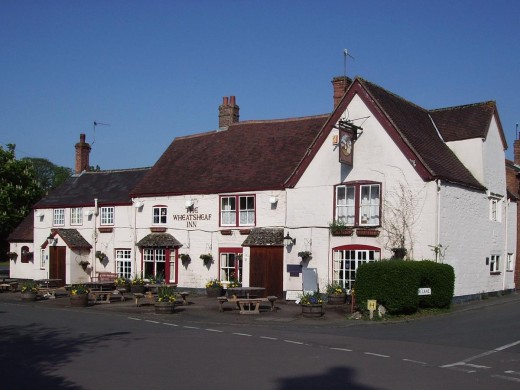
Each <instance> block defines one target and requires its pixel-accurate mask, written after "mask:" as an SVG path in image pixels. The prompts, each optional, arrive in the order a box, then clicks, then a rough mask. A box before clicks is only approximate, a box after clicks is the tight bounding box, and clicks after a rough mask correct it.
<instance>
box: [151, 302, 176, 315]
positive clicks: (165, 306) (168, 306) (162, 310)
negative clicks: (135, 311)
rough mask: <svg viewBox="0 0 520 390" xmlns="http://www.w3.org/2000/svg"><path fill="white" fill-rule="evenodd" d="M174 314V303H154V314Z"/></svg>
mask: <svg viewBox="0 0 520 390" xmlns="http://www.w3.org/2000/svg"><path fill="white" fill-rule="evenodd" d="M174 312H175V302H155V314H172V313H174Z"/></svg>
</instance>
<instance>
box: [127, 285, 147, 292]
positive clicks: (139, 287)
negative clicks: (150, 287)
mask: <svg viewBox="0 0 520 390" xmlns="http://www.w3.org/2000/svg"><path fill="white" fill-rule="evenodd" d="M145 291H146V287H145V286H144V284H132V285H131V286H130V292H131V293H132V294H144V293H145Z"/></svg>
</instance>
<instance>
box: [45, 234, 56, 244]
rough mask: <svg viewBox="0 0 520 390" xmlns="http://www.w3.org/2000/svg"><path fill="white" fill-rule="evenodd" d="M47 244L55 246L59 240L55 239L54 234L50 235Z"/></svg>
mask: <svg viewBox="0 0 520 390" xmlns="http://www.w3.org/2000/svg"><path fill="white" fill-rule="evenodd" d="M47 243H48V244H49V245H52V246H55V245H56V244H57V243H58V238H57V237H56V238H55V237H53V235H52V234H49V237H47Z"/></svg>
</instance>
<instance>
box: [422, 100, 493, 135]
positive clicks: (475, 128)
mask: <svg viewBox="0 0 520 390" xmlns="http://www.w3.org/2000/svg"><path fill="white" fill-rule="evenodd" d="M495 111H496V103H495V102H493V101H488V102H483V103H475V104H468V105H464V106H457V107H448V108H441V109H437V110H431V111H430V113H431V116H432V118H433V119H434V121H435V125H436V126H437V128H438V129H439V132H440V133H441V135H442V138H443V139H444V141H446V142H449V141H460V140H465V139H471V138H486V137H487V132H488V130H489V125H490V123H491V118H492V117H493V114H494V113H495Z"/></svg>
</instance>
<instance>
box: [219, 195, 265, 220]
mask: <svg viewBox="0 0 520 390" xmlns="http://www.w3.org/2000/svg"><path fill="white" fill-rule="evenodd" d="M250 202H252V206H251V204H250ZM255 223H256V196H255V195H223V196H221V197H220V226H255Z"/></svg>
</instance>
